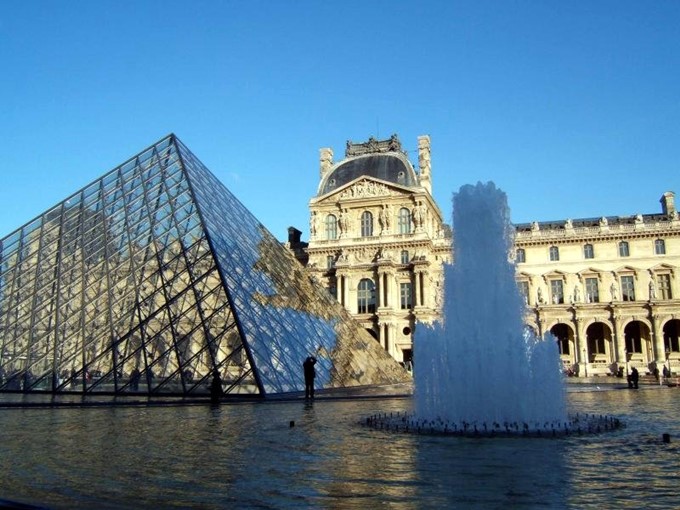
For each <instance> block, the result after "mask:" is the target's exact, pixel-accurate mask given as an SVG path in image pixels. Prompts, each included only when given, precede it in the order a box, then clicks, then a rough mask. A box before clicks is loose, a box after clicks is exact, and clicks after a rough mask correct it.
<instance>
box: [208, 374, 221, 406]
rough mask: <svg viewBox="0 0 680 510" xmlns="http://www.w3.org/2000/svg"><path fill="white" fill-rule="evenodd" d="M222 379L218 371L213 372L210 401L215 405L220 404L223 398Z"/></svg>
mask: <svg viewBox="0 0 680 510" xmlns="http://www.w3.org/2000/svg"><path fill="white" fill-rule="evenodd" d="M222 394H223V390H222V378H221V377H220V373H219V372H218V371H217V369H215V370H213V379H212V382H211V383H210V401H211V402H212V403H213V404H219V403H220V398H221V397H222Z"/></svg>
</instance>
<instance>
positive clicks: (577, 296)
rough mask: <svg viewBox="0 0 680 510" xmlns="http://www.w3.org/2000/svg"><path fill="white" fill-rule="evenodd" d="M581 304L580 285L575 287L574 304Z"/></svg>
mask: <svg viewBox="0 0 680 510" xmlns="http://www.w3.org/2000/svg"><path fill="white" fill-rule="evenodd" d="M580 302H581V288H580V287H579V286H578V284H576V285H574V303H580Z"/></svg>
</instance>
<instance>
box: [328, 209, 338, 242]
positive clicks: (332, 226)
mask: <svg viewBox="0 0 680 510" xmlns="http://www.w3.org/2000/svg"><path fill="white" fill-rule="evenodd" d="M337 238H338V219H337V218H336V217H335V215H334V214H329V215H328V216H326V239H337Z"/></svg>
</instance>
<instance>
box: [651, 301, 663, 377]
mask: <svg viewBox="0 0 680 510" xmlns="http://www.w3.org/2000/svg"><path fill="white" fill-rule="evenodd" d="M652 343H653V345H654V358H655V361H656V362H657V363H660V364H661V365H663V364H664V363H666V349H665V346H664V344H663V331H662V330H661V317H660V316H659V314H658V313H652Z"/></svg>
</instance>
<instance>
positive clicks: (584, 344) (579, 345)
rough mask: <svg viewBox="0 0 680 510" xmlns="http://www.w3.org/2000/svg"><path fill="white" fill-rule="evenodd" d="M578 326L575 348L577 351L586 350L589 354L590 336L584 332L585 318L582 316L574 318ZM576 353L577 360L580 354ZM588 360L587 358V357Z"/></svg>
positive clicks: (575, 358) (576, 328)
mask: <svg viewBox="0 0 680 510" xmlns="http://www.w3.org/2000/svg"><path fill="white" fill-rule="evenodd" d="M574 323H575V325H576V327H575V328H574V330H575V334H574V349H576V353H579V352H583V351H584V350H585V352H586V355H587V354H588V338H587V336H586V335H585V334H584V332H583V319H582V318H581V317H576V319H574ZM576 353H574V356H573V359H574V361H576V360H577V359H578V356H577V355H576ZM586 362H587V359H586Z"/></svg>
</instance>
